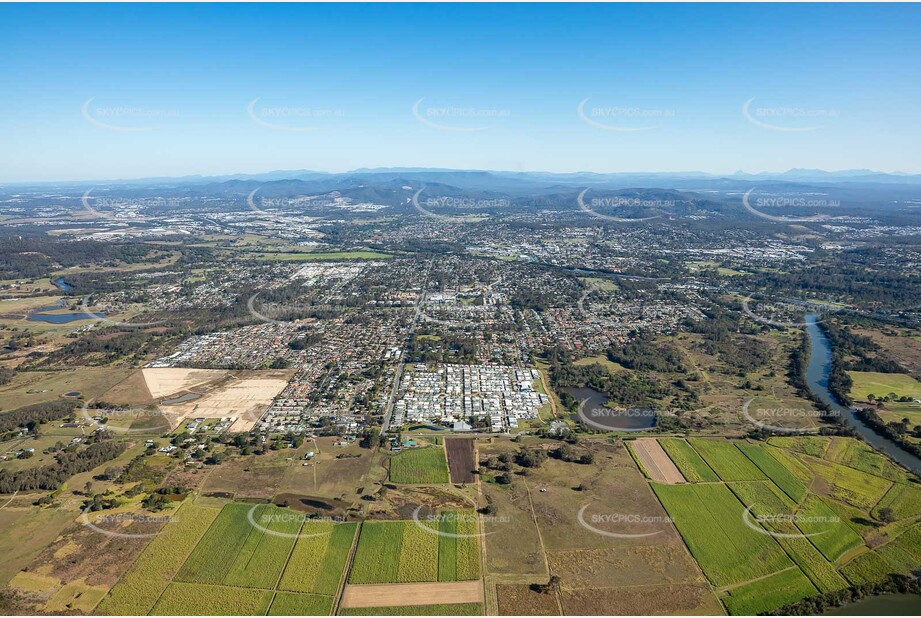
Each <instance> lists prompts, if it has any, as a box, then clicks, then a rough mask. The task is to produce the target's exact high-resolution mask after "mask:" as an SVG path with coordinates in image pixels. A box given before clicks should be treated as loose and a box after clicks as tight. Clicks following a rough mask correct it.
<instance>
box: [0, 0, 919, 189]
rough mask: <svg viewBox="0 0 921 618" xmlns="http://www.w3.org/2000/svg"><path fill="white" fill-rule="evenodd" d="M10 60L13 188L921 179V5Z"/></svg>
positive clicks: (132, 14)
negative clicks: (569, 174) (178, 182)
mask: <svg viewBox="0 0 921 618" xmlns="http://www.w3.org/2000/svg"><path fill="white" fill-rule="evenodd" d="M0 59H2V60H0V92H2V94H0V182H4V181H25V180H64V179H106V178H132V177H147V176H167V175H169V176H173V175H186V174H224V173H235V172H261V171H269V170H276V169H305V168H306V169H318V170H328V171H343V170H347V169H353V168H358V167H380V166H421V167H451V168H476V169H505V170H549V171H579V170H589V171H598V172H616V171H680V170H702V171H709V172H716V173H728V172H732V171H735V170H738V169H743V170H746V171H752V172H754V171H780V170H786V169H788V168H792V167H816V168H823V169H833V170H834V169H848V168H872V169H878V170H883V171H895V170H901V171H909V172H921V156H919V155H921V96H919V95H921V7H919V6H906V5H883V6H881V5H758V6H756V5H733V6H726V5H703V6H687V5H620V6H609V5H608V6H606V5H572V4H570V5H528V6H522V5H485V6H484V5H444V4H433V5H354V4H353V5H264V4H263V5H239V4H236V5H213V4H212V5H158V6H150V5H130V6H129V5H95V6H89V5H82V6H81V5H77V6H74V5H54V6H51V5H33V6H22V5H3V6H0ZM753 97H754V98H755V100H754V101H753V102H752V103H751V104H750V106H749V115H748V117H746V115H745V114H743V106H744V104H745V103H746V101H749V100H750V99H752V98H753ZM257 98H258V101H256V102H255V103H253V106H252V113H250V112H249V111H248V109H247V107H248V106H249V105H250V104H251V102H253V101H254V99H257ZM419 99H423V101H422V102H421V103H419V105H418V106H417V109H416V112H417V113H416V114H414V113H413V106H414V104H416V102H417V101H419ZM585 99H589V100H588V102H587V103H585V105H584V106H583V113H582V116H580V115H579V112H578V107H579V105H580V103H582V102H583V101H585ZM84 109H85V110H86V111H85V113H84ZM439 110H440V111H439ZM458 110H460V111H458ZM593 123H594V124H593ZM759 123H761V124H759ZM598 125H603V126H598ZM604 127H608V128H604ZM292 128H294V129H296V130H290V129H292ZM305 128H309V129H310V130H299V129H305ZM791 128H793V129H808V130H800V131H790V130H787V129H791ZM125 129H135V130H125ZM137 129H141V130H137ZM625 129H629V130H625ZM637 129H639V130H637Z"/></svg>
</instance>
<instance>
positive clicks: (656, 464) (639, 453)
mask: <svg viewBox="0 0 921 618" xmlns="http://www.w3.org/2000/svg"><path fill="white" fill-rule="evenodd" d="M630 446H631V447H633V453H634V454H635V455H636V458H637V459H638V460H639V461H640V463H641V464H643V468H645V470H646V472H647V473H648V474H649V478H651V479H652V480H653V481H657V482H659V483H667V484H669V485H674V484H676V483H684V482H685V480H684V476H683V475H682V474H681V471H680V470H678V468H677V467H676V466H675V463H674V462H673V461H672V460H671V459H670V458H669V456H668V454H667V453H666V452H665V451H664V450H663V449H662V445H661V444H659V442H658V441H657V440H656V439H655V438H639V439H637V440H634V441H633V442H632V443H631V445H630Z"/></svg>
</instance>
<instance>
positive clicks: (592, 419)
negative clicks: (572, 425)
mask: <svg viewBox="0 0 921 618" xmlns="http://www.w3.org/2000/svg"><path fill="white" fill-rule="evenodd" d="M563 391H564V392H566V393H569V394H570V395H572V396H573V397H575V398H576V399H578V400H579V401H580V402H583V403H582V404H581V405H580V407H579V409H580V411H581V415H580V414H578V413H577V414H574V415H573V420H575V421H577V422H581V423H584V424H585V425H588V426H589V427H591V428H592V429H610V430H611V431H643V430H644V429H652V428H654V427H655V426H656V412H655V410H651V409H648V408H628V409H626V410H615V409H613V408H609V407H606V406H605V404H606V403H607V402H608V401H610V400H611V398H610V397H608V396H607V395H605V394H604V393H602V392H599V391H596V390H595V389H593V388H589V387H587V386H583V387H581V388H576V387H573V386H570V387H567V388H564V389H563Z"/></svg>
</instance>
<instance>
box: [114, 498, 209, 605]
mask: <svg viewBox="0 0 921 618" xmlns="http://www.w3.org/2000/svg"><path fill="white" fill-rule="evenodd" d="M218 513H219V511H218V510H217V509H212V508H207V507H201V506H196V505H193V504H184V505H183V506H181V507H180V508H179V511H178V512H177V513H176V514H175V515H174V521H173V522H172V523H169V524H167V525H166V526H165V528H164V529H163V532H162V533H161V534H159V535H157V536H156V537H154V539H153V540H152V541H151V542H150V544H149V545H147V547H146V548H145V549H144V551H143V552H142V553H141V555H140V556H139V557H138V559H137V561H135V563H134V566H133V567H132V569H131V570H130V571H128V573H127V574H126V575H125V576H124V577H123V578H122V580H121V581H120V582H118V584H116V585H115V587H114V588H112V591H111V592H110V593H109V596H107V597H106V598H105V599H103V600H102V603H100V604H99V606H98V607H97V608H96V612H97V613H101V614H109V615H116V616H118V615H128V616H131V615H138V614H146V613H148V612H149V611H150V610H151V608H153V606H154V604H155V603H156V602H157V599H158V598H159V597H160V595H161V594H162V593H163V591H164V590H165V589H166V587H167V585H168V584H169V582H170V580H171V579H172V577H173V575H174V574H175V573H176V571H178V570H179V568H180V567H181V566H182V563H183V562H185V559H186V557H187V556H188V555H189V553H190V552H191V551H192V548H194V547H195V545H196V544H197V543H198V541H199V539H201V537H202V536H203V535H204V534H205V532H206V531H207V530H208V527H209V526H210V525H211V522H213V521H214V519H215V518H216V517H217V516H218ZM179 613H184V612H181V611H180V612H179Z"/></svg>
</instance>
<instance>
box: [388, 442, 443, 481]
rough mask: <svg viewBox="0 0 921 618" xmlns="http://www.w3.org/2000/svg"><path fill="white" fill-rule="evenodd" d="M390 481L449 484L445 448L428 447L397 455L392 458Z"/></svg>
mask: <svg viewBox="0 0 921 618" xmlns="http://www.w3.org/2000/svg"><path fill="white" fill-rule="evenodd" d="M390 480H391V481H392V482H394V483H407V484H436V483H447V482H449V476H448V460H447V459H446V458H445V451H444V448H443V447H441V446H428V447H424V448H414V449H409V450H405V451H402V452H400V453H397V454H396V455H394V456H393V457H391V458H390Z"/></svg>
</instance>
